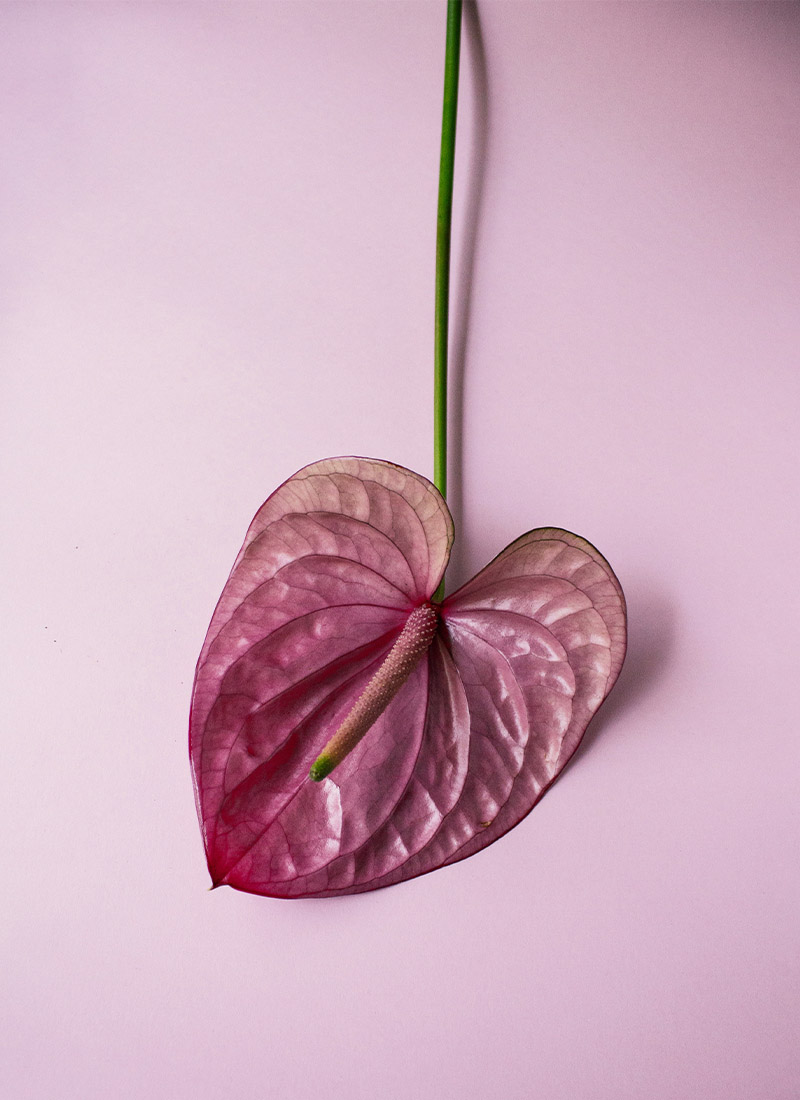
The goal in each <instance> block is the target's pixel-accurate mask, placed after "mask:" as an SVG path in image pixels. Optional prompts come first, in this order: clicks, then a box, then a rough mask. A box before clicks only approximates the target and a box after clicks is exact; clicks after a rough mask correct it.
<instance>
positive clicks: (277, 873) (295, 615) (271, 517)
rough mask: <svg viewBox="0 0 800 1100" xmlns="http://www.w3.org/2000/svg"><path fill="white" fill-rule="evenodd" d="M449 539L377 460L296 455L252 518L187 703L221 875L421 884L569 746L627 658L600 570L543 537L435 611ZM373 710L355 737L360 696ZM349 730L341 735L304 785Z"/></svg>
mask: <svg viewBox="0 0 800 1100" xmlns="http://www.w3.org/2000/svg"><path fill="white" fill-rule="evenodd" d="M452 541H453V523H452V519H451V516H450V513H449V511H448V509H447V505H446V504H445V502H444V501H443V499H442V498H441V496H440V495H439V493H438V492H437V490H436V489H435V488H434V487H433V485H431V484H430V482H428V481H427V480H426V479H425V478H423V477H420V476H419V475H418V474H415V473H412V472H411V471H410V470H405V469H403V468H402V467H399V466H394V465H392V464H390V463H387V462H380V461H377V460H374V459H364V458H334V459H326V460H324V461H322V462H317V463H315V464H314V465H312V466H307V467H306V468H305V469H303V470H300V472H299V473H297V474H295V475H294V477H291V478H290V479H289V480H288V481H286V482H284V484H283V485H282V486H281V487H280V488H279V489H278V490H277V491H276V492H275V493H273V495H272V496H271V497H270V498H269V500H268V501H267V502H266V504H264V505H263V507H262V508H261V509H260V510H259V512H258V513H257V514H256V517H255V519H254V520H253V522H252V524H251V525H250V528H249V530H248V532H247V535H246V537H245V541H244V545H243V547H242V549H241V551H240V553H239V556H238V558H237V559H236V562H235V564H234V567H233V570H232V572H231V575H230V577H229V579H228V582H227V584H226V585H225V588H224V590H223V593H222V596H221V598H220V601H219V603H218V605H217V608H216V610H215V612H214V615H213V618H212V620H211V625H210V627H209V630H208V634H207V636H206V640H205V643H204V645H203V649H202V652H201V654H200V659H199V661H198V665H197V674H196V677H195V686H194V694H193V700H192V714H191V724H190V751H191V760H192V770H193V775H194V780H195V790H196V796H197V806H198V814H199V817H200V822H201V827H202V830H203V837H204V841H205V846H206V855H207V858H208V865H209V869H210V872H211V876H212V879H213V881H214V882H215V883H218V884H222V883H225V884H227V885H230V886H234V887H237V888H238V889H241V890H248V891H251V892H253V893H258V894H267V895H270V896H273V897H287V898H293V897H326V896H331V895H335V894H351V893H358V892H360V891H363V890H373V889H376V888H378V887H381V886H388V885H390V884H392V883H396V882H400V881H402V880H403V879H408V878H413V877H415V876H417V875H421V874H424V873H425V872H427V871H431V870H433V869H434V868H436V867H440V866H442V865H443V864H446V863H453V862H455V861H457V860H460V859H464V858H465V857H466V856H469V855H472V854H473V853H474V852H477V851H478V850H479V849H481V848H484V847H485V846H486V845H487V844H491V843H492V842H493V841H494V840H497V839H498V838H499V837H500V836H502V835H503V833H505V832H507V831H508V830H509V829H510V828H511V827H512V826H514V825H515V824H517V822H519V821H520V820H521V819H522V818H523V817H524V816H525V815H526V814H527V813H528V811H529V810H530V809H531V807H532V806H533V805H534V803H535V802H536V801H537V799H538V798H539V797H540V796H541V795H542V793H543V792H544V791H545V789H546V788H547V787H548V786H549V785H550V784H551V783H552V782H553V780H554V779H555V778H556V776H557V775H558V774H559V772H560V771H561V770H562V768H563V767H564V765H565V764H566V763H567V761H568V760H569V758H570V757H571V756H572V754H573V753H574V751H575V749H576V748H577V747H578V744H579V743H580V740H581V737H582V736H583V733H584V730H585V729H586V726H587V724H588V722H589V720H590V718H591V716H592V715H593V714H594V712H595V711H596V710H597V708H598V707H599V706H600V704H601V702H602V701H603V699H604V698H605V696H606V695H607V694H608V692H609V691H610V690H611V687H612V685H613V684H614V681H615V680H616V678H617V675H618V673H619V670H620V667H621V665H622V661H623V657H624V655H625V639H626V628H625V601H624V597H623V595H622V589H621V588H620V586H619V583H618V582H617V579H616V577H615V576H614V573H613V572H612V570H611V567H610V566H609V565H608V563H607V562H606V561H605V559H604V558H603V557H602V556H601V555H600V554H599V553H598V552H597V550H595V549H594V547H593V546H591V545H590V544H589V543H588V542H586V541H585V540H584V539H581V538H579V537H578V536H577V535H572V534H570V533H569V532H567V531H562V530H560V529H558V528H552V527H547V528H539V529H537V530H534V531H529V532H528V534H526V535H523V536H522V537H521V538H519V539H517V541H516V542H514V543H512V544H511V545H510V546H509V547H507V548H506V549H505V550H504V551H503V552H502V553H501V554H500V555H499V556H498V557H496V558H495V559H494V561H492V562H491V563H490V564H489V565H488V566H487V567H486V568H485V569H484V570H483V571H482V572H480V573H479V574H478V575H477V576H476V577H474V578H473V579H472V580H471V581H469V582H468V583H467V584H465V585H464V586H463V587H462V588H461V589H459V590H458V591H457V592H455V593H453V594H452V595H451V596H448V597H447V599H445V600H444V601H443V602H442V604H441V605H437V606H436V611H437V614H436V615H434V618H433V620H432V619H431V617H430V608H429V607H428V610H427V611H421V610H420V609H423V608H425V607H426V605H429V604H430V601H431V597H432V594H433V593H434V592H435V591H436V588H437V586H438V584H439V580H440V579H441V577H442V575H443V573H444V569H445V566H446V564H447V559H448V557H449V554H450V548H451V545H452ZM423 619H425V621H426V622H427V624H428V629H429V630H430V629H432V628H435V630H434V631H433V638H432V641H431V640H430V635H429V634H428V635H426V636H425V637H424V645H422V643H421V642H420V645H421V652H417V651H416V650H415V652H414V659H413V660H410V661H409V665H410V667H408V668H404V669H403V679H402V682H401V681H400V672H399V668H395V667H394V665H393V664H392V661H391V660H389V661H387V658H389V656H390V654H392V653H402V652H403V649H402V647H401V646H398V647H397V648H396V649H393V647H394V646H395V643H397V642H398V639H400V638H401V636H402V635H403V631H404V629H405V628H407V626H408V624H409V622H411V624H412V626H413V628H414V631H416V628H417V626H418V625H419V624H420V623H421V622H422V620H423ZM406 636H408V634H407V635H406ZM420 637H421V636H420ZM399 663H402V662H399V661H398V664H399ZM387 668H388V672H387V673H386V678H387V680H388V681H389V683H388V687H389V688H393V689H395V690H394V694H393V696H392V698H391V700H390V701H389V702H388V703H386V700H385V696H384V697H383V698H382V700H381V702H382V703H383V705H382V706H380V707H378V706H377V705H374V704H375V700H370V696H369V691H368V688H369V687H370V684H371V682H373V681H374V680H377V682H380V676H377V677H376V674H378V673H382V672H383V670H384V669H387ZM384 686H386V685H384ZM365 692H366V693H367V696H366V698H367V702H366V703H362V699H363V698H365ZM373 705H374V714H375V717H374V721H372V723H371V724H370V725H369V726H368V728H367V729H366V730H364V729H363V728H362V726H363V714H360V713H359V707H362V706H364V707H366V706H373ZM372 713H373V712H370V717H372ZM348 723H350V724H351V726H353V727H357V733H358V737H355V738H353V739H352V740H353V742H354V747H353V748H352V750H351V751H350V752H349V753H348V754H347V755H346V756H345V757H344V758H343V759H342V760H341V762H340V763H338V765H337V766H336V768H335V770H334V771H333V772H331V773H330V775H328V777H327V778H323V779H322V780H321V781H320V782H315V781H314V780H313V779H312V778H311V777H310V775H309V771H310V768H311V766H312V765H313V764H314V762H315V760H317V757H318V756H319V755H320V754H321V753H322V752H323V749H325V748H326V746H328V745H329V743H330V742H331V739H332V738H336V737H337V736H338V734H339V733H340V732H341V731H342V730H343V729H344V730H345V732H347V730H348ZM350 732H351V733H352V729H351V730H350ZM348 736H349V734H348ZM355 742H357V743H355Z"/></svg>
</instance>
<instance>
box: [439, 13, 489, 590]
mask: <svg viewBox="0 0 800 1100" xmlns="http://www.w3.org/2000/svg"><path fill="white" fill-rule="evenodd" d="M463 13H464V14H463V18H464V23H463V31H464V34H463V41H464V43H465V45H466V54H467V57H468V64H469V66H470V72H471V76H472V118H473V127H472V132H471V133H469V134H464V132H463V125H462V130H461V132H457V137H456V140H459V139H460V140H462V141H464V140H468V141H470V153H469V161H468V164H469V168H468V171H467V179H466V189H467V190H466V203H465V208H464V220H463V226H462V239H461V250H460V258H459V265H458V272H457V275H456V278H455V280H454V283H455V294H451V302H452V310H451V328H450V360H449V389H450V395H449V415H448V421H449V440H448V452H449V453H448V483H449V489H448V493H447V503H448V506H449V508H450V511H451V512H452V513H453V518H454V520H455V524H456V533H457V537H456V541H455V544H454V547H453V554H452V556H451V559H450V568H449V570H448V573H449V575H450V577H451V578H452V579H453V581H455V584H454V583H451V584H449V585H448V588H449V590H450V591H452V590H453V588H454V587H456V586H457V584H458V583H460V582H461V579H462V578H463V577H464V576H465V572H464V543H465V540H464V538H463V532H464V508H463V504H464V386H465V379H466V362H467V350H468V345H469V329H470V314H471V312H472V291H473V276H474V271H475V254H476V251H477V243H478V225H479V222H480V212H481V205H482V202H483V191H484V183H485V176H486V162H487V154H488V148H489V79H488V75H487V68H486V53H485V51H484V46H483V36H482V34H481V23H480V15H479V13H478V6H477V3H476V2H475V0H467V2H466V3H465V4H464V7H463ZM463 60H464V58H462V80H463Z"/></svg>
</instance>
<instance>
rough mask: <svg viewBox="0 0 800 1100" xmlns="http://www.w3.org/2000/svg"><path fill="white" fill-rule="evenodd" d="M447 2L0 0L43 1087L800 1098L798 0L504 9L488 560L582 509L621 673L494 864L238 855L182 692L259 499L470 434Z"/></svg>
mask: <svg viewBox="0 0 800 1100" xmlns="http://www.w3.org/2000/svg"><path fill="white" fill-rule="evenodd" d="M443 41H444V11H443V5H442V4H440V3H438V2H433V0H425V2H423V3H407V2H404V0H403V2H400V0H398V2H391V3H389V2H379V0H375V2H359V3H355V2H349V3H339V2H336V0H326V2H324V3H323V2H314V3H305V2H291V3H289V2H283V3H262V4H254V5H251V4H244V3H232V4H201V3H183V4H162V3H129V4H116V3H102V4H100V3H94V4H92V3H90V4H72V3H60V4H54V5H50V4H39V3H20V4H14V3H6V4H4V5H3V6H2V7H1V8H0V53H1V54H2V63H1V64H0V86H1V88H0V91H1V94H0V112H2V123H1V124H0V141H1V142H2V149H3V170H2V183H1V187H2V192H1V193H0V208H1V209H2V211H3V222H2V224H3V229H2V234H3V239H2V250H1V252H0V256H1V257H2V258H1V259H0V263H1V264H2V277H1V278H2V284H1V285H2V296H3V311H4V312H3V329H2V331H3V335H2V341H3V350H2V359H3V376H4V379H3V389H4V399H3V412H2V443H1V444H0V447H1V448H2V459H3V469H4V473H3V492H4V513H5V517H6V524H5V527H6V538H5V540H4V544H3V550H2V571H3V577H4V597H3V607H2V623H3V633H4V635H5V647H4V648H5V654H4V657H3V660H2V663H1V664H0V676H2V691H3V695H2V697H3V701H4V706H3V718H4V722H5V725H6V733H5V737H4V759H3V768H2V775H3V786H4V787H5V793H4V794H3V797H2V801H1V802H0V807H2V808H1V809H0V815H2V828H3V833H2V835H3V837H4V844H3V845H2V854H1V855H0V865H1V866H2V877H3V880H4V884H5V886H4V891H3V901H2V903H0V904H2V954H3V959H2V967H3V971H4V974H5V978H4V984H5V986H6V995H5V997H4V999H3V1000H4V1003H3V1007H2V1009H1V1010H0V1036H1V1038H0V1044H2V1046H4V1047H7V1048H8V1049H7V1050H4V1051H2V1052H0V1092H2V1094H3V1095H4V1096H8V1097H12V1098H14V1100H17V1098H19V1100H26V1098H35V1100H39V1098H44V1097H48V1098H49V1097H54V1098H58V1100H68V1098H73V1097H74V1098H80V1100H94V1098H105V1097H109V1096H114V1097H118V1098H120V1100H128V1098H144V1097H147V1098H151V1097H155V1098H158V1100H160V1098H165V1100H183V1098H186V1100H211V1098H217V1097H237V1098H251V1097H252V1098H254V1100H255V1098H262V1097H265V1096H270V1097H271V1096H286V1097H291V1098H292V1100H311V1098H312V1097H316V1096H319V1095H323V1094H324V1095H325V1096H328V1097H332V1098H337V1100H338V1098H341V1100H344V1098H345V1097H346V1098H348V1100H361V1098H363V1100H367V1098H369V1100H372V1098H374V1097H387V1098H389V1100H393V1098H399V1100H405V1098H406V1097H409V1098H410V1097H414V1098H422V1100H456V1098H457V1100H462V1098H469V1097H480V1098H481V1100H517V1098H519V1100H527V1098H528V1097H531V1096H536V1097H537V1098H539V1100H639V1098H644V1097H646V1098H648V1100H684V1098H685V1097H687V1096H692V1097H697V1098H698V1100H752V1098H754V1097H758V1098H759V1100H789V1098H794V1097H796V1096H797V1095H798V1093H800V1065H799V1064H798V1063H799V1062H800V1059H798V1054H797V1044H796V1036H797V1025H798V1003H799V1002H800V990H799V988H798V946H800V944H798V940H799V939H800V924H799V923H798V920H797V909H798V902H800V887H799V885H798V877H797V864H798V849H799V847H800V846H799V845H798V834H799V833H800V829H798V811H797V783H798V737H797V686H796V685H797V641H798V627H797V624H798V598H797V592H798V584H797V572H798V570H797V551H796V546H797V539H798V535H800V530H799V529H798V528H799V527H800V522H799V521H798V508H797V444H796V431H797V423H798V377H799V374H800V372H798V366H799V365H800V363H799V362H798V360H799V359H800V354H799V353H798V348H799V347H800V320H799V319H798V311H797V301H798V297H799V296H800V247H799V246H800V186H799V185H798V178H799V176H798V160H799V154H798V150H799V149H800V133H798V123H799V122H800V76H799V75H798V73H800V66H799V65H798V62H799V61H800V17H798V9H797V7H796V6H795V5H784V4H772V3H763V4H755V5H753V4H747V3H743V4H738V3H737V4H721V5H720V4H716V3H697V4H688V5H684V4H672V3H660V4H651V3H631V4H621V5H617V4H606V3H589V4H583V3H565V4H561V3H546V4H541V3H524V4H518V3H509V2H505V0H493V2H487V3H481V4H480V6H479V8H478V10H477V13H476V11H475V9H474V8H469V9H468V11H467V12H466V20H465V38H464V52H463V83H462V113H461V117H460V132H459V166H458V176H457V184H456V187H457V210H456V226H457V230H456V233H457V240H456V245H455V269H454V271H455V288H454V289H455V291H456V294H457V301H456V304H455V322H456V324H455V331H454V334H453V352H454V354H453V357H454V398H455V401H454V405H455V407H454V414H453V415H454V427H455V435H456V444H457V446H456V447H455V449H454V454H453V477H454V481H455V488H454V492H453V494H452V498H451V500H452V504H453V508H454V511H455V514H456V520H457V523H458V525H459V527H458V530H459V543H458V548H457V554H456V561H455V566H454V568H453V570H452V577H451V583H452V584H455V583H456V582H458V581H459V580H463V579H465V578H466V577H467V576H468V575H469V574H470V573H471V572H472V571H474V570H476V569H477V568H479V567H480V566H481V565H482V564H484V563H485V562H486V561H487V560H488V558H489V557H491V556H492V555H494V554H495V553H496V552H497V551H498V550H499V549H501V548H502V547H503V546H504V545H505V544H506V543H507V542H509V541H510V540H511V539H512V538H514V537H515V536H517V535H518V534H520V533H521V532H522V531H524V530H526V529H528V528H530V527H533V526H538V525H544V524H557V525H560V526H563V527H567V528H569V529H572V530H576V531H578V532H580V533H581V534H582V535H584V536H586V537H587V538H589V539H591V540H592V541H593V542H594V543H595V544H596V545H597V546H598V547H599V548H600V549H601V550H602V552H603V553H604V554H606V555H607V556H608V558H609V559H610V560H611V562H612V564H613V565H614V567H615V569H616V570H617V572H618V575H619V577H620V579H621V581H622V584H623V586H624V587H625V589H626V593H627V596H628V600H629V605H630V627H631V648H630V653H629V659H628V663H627V665H626V667H625V668H624V669H623V673H622V676H621V678H620V681H619V684H618V686H617V688H616V690H615V693H614V695H613V696H612V698H611V699H610V700H609V702H608V704H607V705H606V707H605V708H604V711H603V713H602V716H601V717H600V718H599V719H598V721H597V722H596V724H595V726H594V727H593V728H592V730H590V733H589V735H588V737H587V744H586V746H585V747H584V748H583V749H582V750H581V752H580V753H579V754H578V756H577V757H576V759H575V761H574V762H573V764H572V765H571V766H570V767H569V769H568V770H567V772H566V773H565V775H564V776H563V778H562V779H561V780H560V781H559V783H558V784H557V785H556V786H555V787H554V788H553V790H552V791H551V792H550V794H548V795H547V797H546V798H545V799H544V801H543V802H542V804H541V805H540V806H539V807H538V808H537V809H536V810H535V811H534V813H533V814H532V815H531V816H530V817H529V818H528V819H527V820H526V821H525V822H524V823H523V824H522V825H521V826H520V827H519V828H518V829H517V830H515V831H514V832H513V833H511V834H510V835H509V836H508V837H507V838H505V839H504V840H503V841H501V842H499V843H498V844H497V845H495V846H494V847H492V848H490V849H489V850H487V851H486V852H484V853H482V854H480V855H478V856H476V857H475V858H473V859H471V860H468V861H467V862H465V863H462V864H459V865H457V866H455V867H453V868H450V869H447V870H445V871H442V872H439V873H437V874H435V875H432V876H429V877H426V878H424V879H420V880H417V881H414V882H410V883H407V884H405V885H403V886H400V887H396V888H393V889H390V890H388V891H383V892H380V893H376V894H372V895H367V896H362V897H356V898H350V899H342V900H333V901H324V902H316V903H314V902H311V903H297V904H295V903H281V902H271V901H267V900H265V899H261V898H256V897H250V896H246V895H243V894H237V893H235V892H233V891H231V890H219V891H217V892H215V893H213V894H209V893H208V892H207V890H206V887H207V885H208V880H207V875H206V870H205V866H204V861H203V856H202V849H201V844H200V838H199V833H198V829H197V825H196V821H195V815H194V807H193V804H192V794H191V787H190V779H189V768H188V761H187V751H186V718H187V710H188V699H189V690H190V685H191V678H192V672H193V666H194V661H195V659H196V656H197V653H198V651H199V647H200V643H201V641H202V638H203V635H204V632H205V628H206V625H207V622H208V619H209V617H210V613H211V610H212V608H213V605H214V602H215V600H216V598H217V595H218V593H219V590H220V588H221V586H222V584H223V582H224V580H225V577H226V575H227V571H228V569H229V567H230V565H231V563H232V561H233V558H234V555H235V553H236V551H237V549H238V546H239V543H240V541H241V538H242V537H243V534H244V531H245V528H246V526H247V523H248V522H249V520H250V517H251V515H252V513H253V512H254V511H255V509H256V508H257V506H258V505H259V504H260V503H261V501H262V500H263V499H264V497H266V496H267V495H268V494H269V493H270V492H271V490H272V489H273V488H274V487H275V486H276V485H277V484H278V483H279V482H280V481H282V480H283V479H284V478H286V477H287V476H288V475H289V474H291V473H292V472H294V471H295V470H296V469H297V468H299V467H300V466H302V465H304V464H305V463H307V462H310V461H313V460H315V459H317V458H322V457H325V456H328V455H334V454H365V455H374V456H377V457H382V458H387V459H391V460H393V461H396V462H400V463H403V464H404V465H408V466H411V467H412V468H414V469H417V470H419V471H420V472H422V473H424V474H428V475H429V474H430V472H431V445H430V435H431V422H432V416H431V401H430V388H431V381H430V379H431V358H432V352H431V346H432V340H431V333H432V319H433V304H432V303H433V294H432V278H433V241H434V217H435V197H436V173H437V160H438V149H437V146H438V129H439V113H440V94H441V89H440V84H441V76H442V58H443ZM462 408H463V413H462V411H461V409H462Z"/></svg>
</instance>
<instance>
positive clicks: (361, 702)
mask: <svg viewBox="0 0 800 1100" xmlns="http://www.w3.org/2000/svg"><path fill="white" fill-rule="evenodd" d="M438 622H439V616H438V615H437V614H436V609H435V608H434V607H433V606H432V605H431V604H429V603H424V604H423V605H422V606H421V607H418V608H416V610H415V611H412V612H411V614H410V615H409V616H408V621H407V622H406V625H405V626H404V627H403V629H402V630H401V632H400V637H399V638H398V639H397V641H396V642H395V643H394V645H393V646H392V648H391V649H390V650H389V654H388V656H387V657H386V659H385V660H384V662H383V664H382V665H381V667H380V668H379V669H378V671H377V672H376V673H375V675H374V676H373V677H372V679H371V680H370V682H369V683H368V684H367V687H366V689H365V690H364V693H363V695H361V696H359V699H358V701H357V703H356V705H355V706H354V707H353V709H352V710H351V711H350V713H349V714H348V716H347V717H346V718H345V720H344V722H342V724H341V726H340V727H339V729H338V730H337V731H336V733H335V734H334V736H333V737H332V738H331V739H330V741H329V742H328V744H327V745H326V746H325V748H324V749H323V750H322V752H321V753H320V754H319V756H318V757H317V759H316V760H315V761H314V763H313V764H312V765H311V772H310V775H311V778H312V779H313V780H315V781H316V782H317V783H319V782H320V780H322V779H324V778H325V777H326V776H328V775H330V773H331V772H332V771H333V769H334V768H335V767H336V765H337V764H341V762H342V760H344V758H345V757H346V756H347V754H348V753H349V752H351V751H352V750H353V749H354V748H355V747H356V745H357V744H358V742H359V741H360V740H361V738H362V737H363V736H364V734H365V733H366V732H367V730H369V728H370V727H371V726H374V725H375V722H376V721H377V720H378V718H380V716H381V715H382V714H383V712H384V711H385V710H386V708H387V707H388V705H389V704H390V703H391V701H392V699H394V697H395V695H397V693H398V691H399V690H400V688H401V687H402V686H403V684H404V683H405V682H406V680H407V679H408V678H409V676H410V675H411V673H412V672H413V670H414V667H415V665H416V664H417V663H418V662H419V660H420V658H421V657H422V655H423V654H424V653H426V652H427V650H428V647H429V646H430V644H431V642H432V641H433V639H434V638H435V637H436V627H437V625H438Z"/></svg>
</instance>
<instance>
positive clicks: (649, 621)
mask: <svg viewBox="0 0 800 1100" xmlns="http://www.w3.org/2000/svg"><path fill="white" fill-rule="evenodd" d="M626 596H627V597H628V652H627V654H626V656H625V663H624V664H623V666H622V671H621V672H620V674H619V680H618V681H617V683H616V684H615V685H614V688H613V689H612V691H611V694H610V695H609V697H608V699H606V701H605V702H604V703H603V705H602V706H601V708H600V710H599V711H598V712H597V714H596V716H595V717H594V718H593V719H592V721H591V722H590V723H589V727H588V729H587V730H586V734H585V735H584V738H583V741H582V743H581V747H580V750H579V751H578V752H577V753H576V754H575V755H576V758H580V757H582V756H584V755H585V754H586V753H587V752H592V751H593V749H594V745H595V742H596V741H597V740H598V739H599V738H601V737H602V736H603V734H604V733H605V731H606V730H607V729H608V727H609V726H612V725H613V724H614V723H615V722H616V721H617V719H618V718H619V716H620V715H624V714H626V713H627V712H629V711H630V710H631V709H632V708H633V707H635V706H636V704H638V703H639V702H640V701H641V700H642V699H645V698H646V697H647V695H648V693H649V692H650V691H651V690H652V688H653V686H654V684H656V683H657V682H658V680H659V679H660V678H661V677H662V676H663V674H664V672H665V670H666V669H667V667H668V665H669V663H670V659H671V657H672V653H673V651H674V649H675V635H676V613H675V607H674V604H673V601H672V600H671V599H670V597H669V595H668V594H667V593H665V592H664V591H663V590H659V588H658V587H657V586H654V585H653V584H652V583H650V582H642V581H640V582H639V585H638V586H636V585H626Z"/></svg>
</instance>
